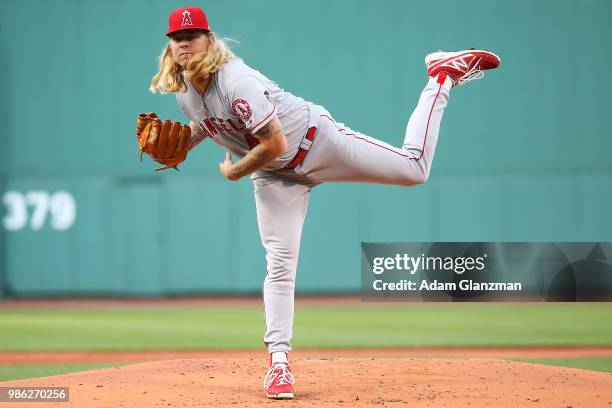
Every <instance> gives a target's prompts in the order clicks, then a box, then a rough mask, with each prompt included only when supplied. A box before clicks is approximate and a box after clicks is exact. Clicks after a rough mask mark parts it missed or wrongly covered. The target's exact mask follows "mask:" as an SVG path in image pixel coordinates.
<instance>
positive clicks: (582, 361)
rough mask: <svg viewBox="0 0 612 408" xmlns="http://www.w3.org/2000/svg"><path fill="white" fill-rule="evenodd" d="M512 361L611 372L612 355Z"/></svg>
mask: <svg viewBox="0 0 612 408" xmlns="http://www.w3.org/2000/svg"><path fill="white" fill-rule="evenodd" d="M514 361H524V362H527V363H536V364H546V365H553V366H559V367H571V368H583V369H585V370H595V371H604V372H607V373H612V357H581V358H523V359H514Z"/></svg>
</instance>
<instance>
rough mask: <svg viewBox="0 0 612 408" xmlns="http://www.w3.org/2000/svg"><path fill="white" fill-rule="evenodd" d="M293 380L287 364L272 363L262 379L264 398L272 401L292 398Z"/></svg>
mask: <svg viewBox="0 0 612 408" xmlns="http://www.w3.org/2000/svg"><path fill="white" fill-rule="evenodd" d="M294 382H295V378H293V374H291V369H290V368H289V364H287V363H274V364H272V366H271V367H270V369H268V373H267V374H266V378H265V379H264V388H265V389H266V396H267V397H268V398H274V399H291V398H293V383H294Z"/></svg>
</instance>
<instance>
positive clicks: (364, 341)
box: [0, 303, 612, 380]
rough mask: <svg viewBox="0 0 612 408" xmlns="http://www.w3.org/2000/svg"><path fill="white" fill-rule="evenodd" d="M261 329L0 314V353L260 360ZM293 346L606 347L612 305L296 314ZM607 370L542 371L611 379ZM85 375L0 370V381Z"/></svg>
mask: <svg viewBox="0 0 612 408" xmlns="http://www.w3.org/2000/svg"><path fill="white" fill-rule="evenodd" d="M263 325H264V316H263V310H262V308H261V307H259V306H258V307H254V306H235V307H231V308H227V307H214V306H212V307H211V306H207V307H203V306H194V307H169V308H164V307H148V308H147V307H129V308H103V307H86V308H79V309H77V308H74V307H70V308H37V307H29V308H23V309H14V308H5V309H2V308H0V331H1V334H0V351H36V350H197V349H255V350H261V349H262V342H261V338H262V335H263ZM293 344H294V347H295V348H299V349H306V348H388V347H432V346H451V347H452V346H457V347H459V346H474V347H491V346H596V345H600V346H609V345H612V304H607V303H579V304H576V303H574V304H572V303H563V304H553V303H537V304H533V303H486V304H485V303H480V304H474V303H469V304H468V303H437V304H436V303H403V304H398V303H388V304H380V303H377V304H368V303H355V304H350V305H343V304H335V305H334V304H331V305H316V304H313V305H310V304H309V305H301V306H299V307H297V308H296V315H295V324H294V341H293ZM574 360H581V361H574ZM609 360H610V359H572V361H568V360H567V359H566V360H555V361H549V363H551V364H560V365H564V366H576V367H583V368H592V369H599V370H603V371H612V369H611V365H612V364H611V363H610V361H609ZM538 362H544V363H546V361H544V360H541V359H540V360H538ZM109 365H112V364H109ZM97 366H99V365H97ZM88 367H91V365H88ZM88 367H84V366H83V367H68V366H64V367H62V366H60V367H55V368H54V367H51V366H46V367H42V368H41V367H36V366H21V369H20V368H19V367H18V366H15V367H12V366H0V380H2V379H4V380H6V379H8V378H25V377H28V376H39V375H45V374H50V373H58V371H57V370H58V369H59V370H60V371H59V372H65V371H62V370H69V371H73V370H80V369H85V368H88ZM41 370H43V371H41ZM44 370H47V371H44ZM54 370H55V371H54ZM15 376H17V377H15Z"/></svg>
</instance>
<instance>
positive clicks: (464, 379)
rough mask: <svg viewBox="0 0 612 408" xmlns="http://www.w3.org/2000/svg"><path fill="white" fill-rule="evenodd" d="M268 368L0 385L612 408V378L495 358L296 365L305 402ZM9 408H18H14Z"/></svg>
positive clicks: (92, 400)
mask: <svg viewBox="0 0 612 408" xmlns="http://www.w3.org/2000/svg"><path fill="white" fill-rule="evenodd" d="M265 363H266V362H265V361H263V359H254V358H235V359H228V358H225V359H220V358H219V359H183V360H167V361H155V362H148V363H141V364H133V365H129V366H124V367H117V368H107V369H101V370H92V371H84V372H80V373H73V374H68V375H61V376H53V377H45V378H39V379H31V380H20V381H10V382H4V383H0V386H8V385H12V386H16V385H19V386H41V387H42V386H46V387H49V386H67V387H70V403H69V404H67V403H56V404H46V403H36V407H44V406H76V407H88V408H89V407H133V408H136V407H167V406H171V407H195V406H213V407H220V406H238V407H251V406H265V405H267V404H281V405H283V404H284V405H286V406H290V407H313V406H316V407H328V406H334V407H343V406H344V407H354V406H363V407H366V406H367V407H373V406H385V407H387V406H391V407H434V406H435V407H466V406H469V407H496V408H497V407H507V406H512V407H521V406H529V407H536V406H540V407H595V406H598V407H599V406H612V375H611V374H608V373H600V372H594V371H587V370H577V369H570V368H559V367H550V366H543V365H535V364H527V363H515V362H509V361H504V360H495V359H438V358H427V359H421V358H297V359H293V361H292V367H293V371H294V373H295V375H296V380H297V383H296V399H295V400H293V401H282V402H281V401H271V400H268V399H267V398H266V397H265V395H264V393H263V390H262V384H261V383H262V377H263V374H264V373H265V370H266V367H265ZM0 406H11V407H12V406H15V404H14V403H10V404H4V405H2V404H0Z"/></svg>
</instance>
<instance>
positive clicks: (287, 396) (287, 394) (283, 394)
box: [266, 392, 293, 399]
mask: <svg viewBox="0 0 612 408" xmlns="http://www.w3.org/2000/svg"><path fill="white" fill-rule="evenodd" d="M266 397H268V398H272V399H292V398H293V393H291V392H281V393H280V394H276V395H274V394H268V393H266Z"/></svg>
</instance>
